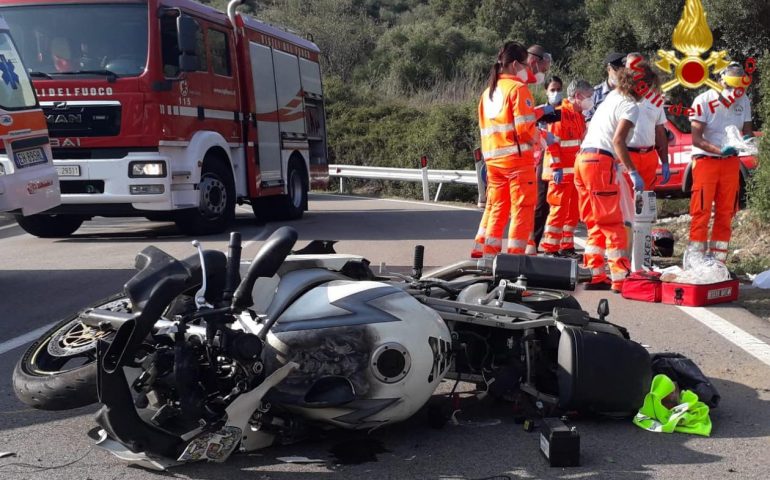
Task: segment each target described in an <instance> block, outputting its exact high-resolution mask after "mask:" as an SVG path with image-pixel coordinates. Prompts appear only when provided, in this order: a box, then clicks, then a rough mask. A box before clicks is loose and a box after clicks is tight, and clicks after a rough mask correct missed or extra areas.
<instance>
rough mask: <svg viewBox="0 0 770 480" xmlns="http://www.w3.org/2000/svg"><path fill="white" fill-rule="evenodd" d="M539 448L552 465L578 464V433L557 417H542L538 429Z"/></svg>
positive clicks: (568, 465)
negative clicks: (541, 423) (540, 425)
mask: <svg viewBox="0 0 770 480" xmlns="http://www.w3.org/2000/svg"><path fill="white" fill-rule="evenodd" d="M540 450H541V451H542V452H543V455H545V458H547V459H548V461H549V462H550V465H551V466H552V467H577V466H579V465H580V434H578V432H577V429H576V428H575V427H572V428H570V427H568V426H567V425H565V424H564V422H562V421H561V420H559V419H558V418H544V419H543V426H542V428H541V429H540Z"/></svg>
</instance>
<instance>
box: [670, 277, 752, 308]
mask: <svg viewBox="0 0 770 480" xmlns="http://www.w3.org/2000/svg"><path fill="white" fill-rule="evenodd" d="M738 290H739V284H738V280H727V281H725V282H719V283H710V284H707V285H691V284H688V283H673V282H671V283H669V282H665V283H663V303H667V304H670V305H681V306H685V307H703V306H706V305H714V304H717V303H728V302H734V301H736V300H738Z"/></svg>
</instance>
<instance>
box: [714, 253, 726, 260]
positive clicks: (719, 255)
mask: <svg viewBox="0 0 770 480" xmlns="http://www.w3.org/2000/svg"><path fill="white" fill-rule="evenodd" d="M713 253H714V258H716V259H717V260H719V261H720V262H724V261H725V260H727V252H713Z"/></svg>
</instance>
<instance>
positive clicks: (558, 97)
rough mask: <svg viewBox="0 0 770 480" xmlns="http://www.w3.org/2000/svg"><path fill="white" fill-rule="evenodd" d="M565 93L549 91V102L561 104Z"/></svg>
mask: <svg viewBox="0 0 770 480" xmlns="http://www.w3.org/2000/svg"><path fill="white" fill-rule="evenodd" d="M563 99H564V95H562V93H561V92H548V103H550V104H551V105H554V106H556V105H561V101H562V100H563Z"/></svg>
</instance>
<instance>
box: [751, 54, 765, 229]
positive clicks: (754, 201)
mask: <svg viewBox="0 0 770 480" xmlns="http://www.w3.org/2000/svg"><path fill="white" fill-rule="evenodd" d="M758 67H759V69H758V73H759V83H758V89H759V95H760V96H761V98H762V100H761V102H760V105H759V109H758V110H759V116H760V118H759V119H760V120H761V123H762V125H763V126H764V128H765V135H763V136H762V139H761V141H760V143H759V167H758V168H757V169H756V171H755V172H754V175H753V176H752V178H751V181H750V182H749V185H748V189H747V193H748V204H749V207H750V208H751V210H752V212H753V213H754V214H755V215H756V216H757V217H758V218H759V219H761V220H762V221H764V222H770V135H768V134H770V132H769V131H767V129H768V126H770V55H768V54H767V52H765V55H763V56H762V58H761V59H760V61H759V65H758ZM756 77H757V73H755V78H756ZM756 117H757V116H756V115H755V125H756V123H757V122H756V120H757V118H756Z"/></svg>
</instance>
